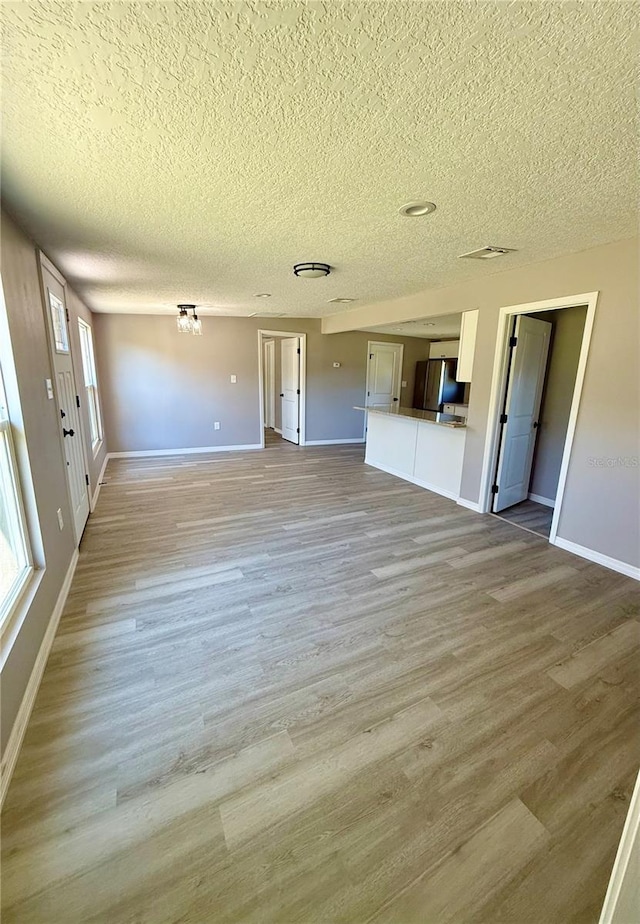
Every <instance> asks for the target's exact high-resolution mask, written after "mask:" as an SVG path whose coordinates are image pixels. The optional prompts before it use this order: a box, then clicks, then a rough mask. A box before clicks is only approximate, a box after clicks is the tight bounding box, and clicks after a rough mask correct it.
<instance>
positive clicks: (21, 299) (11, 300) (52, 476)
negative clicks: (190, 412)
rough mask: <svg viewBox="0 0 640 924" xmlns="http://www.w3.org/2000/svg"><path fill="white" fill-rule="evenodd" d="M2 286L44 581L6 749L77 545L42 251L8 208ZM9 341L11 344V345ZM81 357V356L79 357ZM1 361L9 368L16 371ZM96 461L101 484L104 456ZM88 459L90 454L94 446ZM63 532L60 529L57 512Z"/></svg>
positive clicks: (19, 643)
mask: <svg viewBox="0 0 640 924" xmlns="http://www.w3.org/2000/svg"><path fill="white" fill-rule="evenodd" d="M2 285H3V289H4V296H5V302H6V306H7V317H8V323H9V333H10V339H11V350H12V354H13V365H14V366H15V371H16V377H17V388H14V387H13V385H12V378H13V376H11V375H10V374H7V375H6V377H7V380H8V382H7V391H8V392H9V394H8V399H9V405H10V411H11V416H12V422H13V423H14V427H13V432H14V437H15V441H16V449H17V454H18V463H19V467H20V474H21V478H22V482H23V485H24V494H25V501H26V507H27V514H28V519H29V530H30V534H31V539H32V543H31V544H32V547H33V551H34V559H35V565H36V568H37V569H38V574H37V579H38V581H39V583H38V585H37V590H36V592H35V595H34V596H33V599H32V600H31V601H30V603H29V607H28V610H27V612H26V614H25V616H24V620H23V622H22V626H21V628H20V631H19V633H18V635H17V637H16V639H15V642H14V643H13V646H12V647H11V650H10V652H9V655H8V657H7V660H6V662H5V664H4V666H3V668H2V676H1V679H0V683H1V686H2V713H1V717H2V737H1V745H2V751H3V752H4V748H5V746H6V743H7V740H8V737H9V735H10V733H11V729H12V727H13V723H14V721H15V718H16V715H17V712H18V709H19V707H20V703H21V702H22V697H23V695H24V692H25V689H26V686H27V683H28V680H29V677H30V675H31V671H32V669H33V665H34V663H35V660H36V656H37V654H38V650H39V648H40V644H41V642H42V639H43V636H44V633H45V630H46V628H47V625H48V622H49V618H50V616H51V614H52V612H53V609H54V606H55V603H56V600H57V598H58V594H59V593H60V589H61V587H62V583H63V580H64V578H65V575H66V573H67V570H68V567H69V564H70V562H71V558H72V555H73V550H74V547H75V542H74V537H73V527H72V517H71V511H70V508H69V498H68V492H67V484H66V476H65V462H64V458H63V454H62V447H61V444H60V437H59V423H60V422H59V418H58V410H57V407H56V402H55V401H49V400H48V399H47V394H46V389H45V379H47V378H53V372H52V369H51V364H50V360H49V352H48V344H47V333H46V328H45V319H44V312H43V307H42V296H41V291H40V281H39V273H38V261H37V256H36V248H35V244H34V243H33V241H31V240H30V239H29V238H28V237H27V236H26V235H25V234H23V233H22V231H21V230H20V229H19V228H18V227H17V225H16V224H15V223H14V222H13V221H12V220H11V218H9V216H8V215H6V214H5V213H4V212H3V213H2ZM68 308H69V312H70V328H71V336H72V349H74V350H75V349H76V348H77V349H79V343H78V341H77V326H78V325H77V315H78V313H80V314H81V315H82V316H83V317H85V318H89V319H90V313H89V312H87V309H86V308H85V307H84V305H82V303H81V302H80V301H79V299H77V298H76V297H75V296H72V298H70V299H69V300H68ZM6 346H7V345H6V344H5V347H6ZM78 355H79V354H78ZM10 365H11V364H7V366H4V365H3V369H4V370H5V373H10V369H9V368H8V367H9V366H10ZM105 451H106V450H105V449H104V448H103V450H102V454H101V456H100V457H99V458H98V459H96V460H92V462H93V465H92V470H91V474H92V477H93V486H94V487H95V484H96V478H97V474H98V472H99V466H100V465H101V462H102V460H103V458H104V453H105ZM88 457H89V458H91V450H90V447H89V452H88ZM58 508H60V509H61V510H62V515H63V519H64V523H65V526H64V529H63V530H62V532H61V531H60V529H59V528H58V520H57V514H56V511H57V509H58Z"/></svg>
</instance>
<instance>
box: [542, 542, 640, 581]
mask: <svg viewBox="0 0 640 924" xmlns="http://www.w3.org/2000/svg"><path fill="white" fill-rule="evenodd" d="M552 545H557V546H558V548H560V549H564V550H565V552H573V554H574V555H579V556H580V558H586V559H587V560H588V561H594V562H595V563H596V564H597V565H602V566H603V567H605V568H610V569H611V570H612V571H617V572H619V573H620V574H625V575H626V576H627V577H630V578H635V580H636V581H640V568H636V566H635V565H630V564H628V563H627V562H626V561H620V560H619V559H618V558H610V557H609V555H603V554H602V552H596V551H595V550H594V549H588V548H587V547H586V546H584V545H578V543H577V542H569V540H568V539H563V538H562V537H561V536H556V538H555V539H554V540H553V541H552Z"/></svg>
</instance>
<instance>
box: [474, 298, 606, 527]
mask: <svg viewBox="0 0 640 924" xmlns="http://www.w3.org/2000/svg"><path fill="white" fill-rule="evenodd" d="M598 295H599V292H586V293H584V294H582V295H567V296H563V297H561V298H550V299H545V300H544V301H539V302H526V303H525V304H522V305H509V306H506V307H502V308H500V312H499V315H498V332H497V337H496V350H495V356H494V361H493V376H492V380H491V393H490V396H489V415H488V424H487V438H486V441H485V448H484V458H483V463H482V476H481V481H480V512H481V513H489V512H490V511H491V506H492V504H491V501H492V495H491V483H492V480H493V474H494V472H495V471H496V465H497V461H498V448H499V438H500V422H499V418H500V413H501V408H502V403H503V401H504V395H505V388H506V384H507V371H508V368H509V359H510V350H509V330H510V322H511V320H512V318H513V316H514V315H518V314H535V313H536V312H542V311H559V310H560V309H562V308H578V307H580V306H585V305H586V308H587V316H586V318H585V322H584V328H583V331H582V343H581V346H580V358H579V360H578V368H577V371H576V378H575V383H574V387H573V396H572V399H571V410H570V413H569V422H568V424H567V432H566V436H565V442H564V449H563V452H562V462H561V464H560V476H559V478H558V490H557V492H556V502H555V507H554V510H553V519H552V521H551V530H550V533H549V542H550V543H551V544H552V545H555V544H556V535H557V532H558V524H559V522H560V514H561V511H562V501H563V499H564V491H565V487H566V482H567V474H568V471H569V462H570V460H571V449H572V446H573V438H574V435H575V430H576V423H577V420H578V410H579V408H580V400H581V397H582V387H583V385H584V377H585V372H586V369H587V359H588V357H589V346H590V344H591V334H592V331H593V323H594V320H595V314H596V306H597V303H598Z"/></svg>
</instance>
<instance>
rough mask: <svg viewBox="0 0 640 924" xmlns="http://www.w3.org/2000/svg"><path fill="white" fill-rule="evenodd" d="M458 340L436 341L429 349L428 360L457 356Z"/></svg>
mask: <svg viewBox="0 0 640 924" xmlns="http://www.w3.org/2000/svg"><path fill="white" fill-rule="evenodd" d="M463 317H464V315H463ZM459 345H460V344H459V341H458V340H441V341H440V342H439V343H438V342H437V341H436V342H434V343H432V344H431V346H430V347H429V359H450V358H451V357H456V356H457V355H458V347H459Z"/></svg>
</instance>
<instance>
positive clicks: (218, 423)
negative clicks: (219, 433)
mask: <svg viewBox="0 0 640 924" xmlns="http://www.w3.org/2000/svg"><path fill="white" fill-rule="evenodd" d="M213 429H214V430H219V429H220V421H219V420H215V421H214V422H213Z"/></svg>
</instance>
